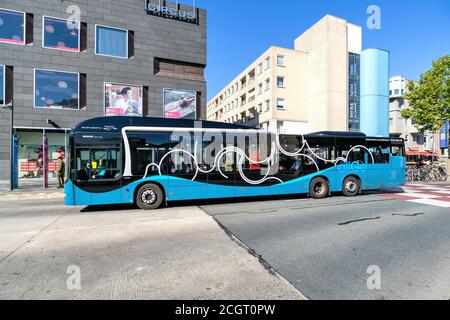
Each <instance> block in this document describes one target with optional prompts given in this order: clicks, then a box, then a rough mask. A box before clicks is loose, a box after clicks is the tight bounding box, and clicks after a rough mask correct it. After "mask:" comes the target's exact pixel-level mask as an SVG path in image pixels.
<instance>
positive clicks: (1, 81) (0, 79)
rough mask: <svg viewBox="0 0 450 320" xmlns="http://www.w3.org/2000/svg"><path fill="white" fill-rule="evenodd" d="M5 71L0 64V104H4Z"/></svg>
mask: <svg viewBox="0 0 450 320" xmlns="http://www.w3.org/2000/svg"><path fill="white" fill-rule="evenodd" d="M5 74H6V72H5V66H1V65H0V105H4V104H5V100H6V97H5V91H6V75H5Z"/></svg>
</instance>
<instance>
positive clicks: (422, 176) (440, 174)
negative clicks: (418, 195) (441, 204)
mask: <svg viewBox="0 0 450 320" xmlns="http://www.w3.org/2000/svg"><path fill="white" fill-rule="evenodd" d="M406 181H408V182H439V181H447V171H446V170H445V167H444V166H443V165H442V164H431V165H423V166H417V165H408V166H407V168H406Z"/></svg>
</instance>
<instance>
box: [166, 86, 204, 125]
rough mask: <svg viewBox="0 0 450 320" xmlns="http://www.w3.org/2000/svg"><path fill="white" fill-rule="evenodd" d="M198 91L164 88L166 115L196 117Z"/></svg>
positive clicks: (175, 117)
mask: <svg viewBox="0 0 450 320" xmlns="http://www.w3.org/2000/svg"><path fill="white" fill-rule="evenodd" d="M196 111H197V93H196V92H195V91H185V90H174V89H164V117H165V118H171V119H195V115H196Z"/></svg>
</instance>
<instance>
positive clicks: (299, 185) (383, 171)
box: [65, 156, 406, 205]
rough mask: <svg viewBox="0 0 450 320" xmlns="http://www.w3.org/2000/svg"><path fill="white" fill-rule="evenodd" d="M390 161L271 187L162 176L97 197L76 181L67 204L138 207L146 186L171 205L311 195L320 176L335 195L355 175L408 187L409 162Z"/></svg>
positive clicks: (378, 184)
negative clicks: (155, 186)
mask: <svg viewBox="0 0 450 320" xmlns="http://www.w3.org/2000/svg"><path fill="white" fill-rule="evenodd" d="M390 160H391V161H390V163H387V164H365V165H364V168H358V166H352V164H339V165H336V166H334V167H331V168H328V169H325V170H322V171H318V172H315V173H313V174H310V175H307V176H303V177H299V178H295V179H293V180H290V181H286V182H284V183H278V184H274V185H271V186H254V185H248V186H223V185H214V184H207V183H202V182H197V181H192V180H188V179H181V178H177V177H173V176H167V175H161V176H149V177H146V178H143V179H140V180H138V181H135V182H133V183H130V184H129V185H127V186H125V187H122V188H119V189H117V190H114V191H110V192H105V193H94V194H93V193H89V192H86V191H83V190H81V189H80V188H78V187H76V186H74V185H73V183H72V181H69V182H68V183H67V184H66V186H65V192H66V197H65V204H66V205H106V204H125V203H134V198H135V194H136V188H137V187H138V186H140V185H142V183H146V182H156V183H159V184H161V185H162V187H163V188H164V191H165V193H166V199H167V200H168V201H179V200H197V199H213V198H232V197H252V196H261V195H287V194H301V193H303V194H306V193H308V190H309V184H310V181H311V179H313V178H314V177H316V176H324V177H326V178H327V179H328V181H329V182H330V191H331V192H340V191H342V183H343V181H344V179H345V178H346V177H347V176H349V175H355V176H358V177H359V178H360V179H361V182H362V186H361V187H362V189H363V190H370V189H379V188H389V187H395V186H399V185H402V184H404V183H405V168H406V162H405V158H404V157H398V156H391V157H390ZM394 168H397V169H394ZM368 181H370V184H368Z"/></svg>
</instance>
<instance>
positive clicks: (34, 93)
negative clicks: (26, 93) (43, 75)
mask: <svg viewBox="0 0 450 320" xmlns="http://www.w3.org/2000/svg"><path fill="white" fill-rule="evenodd" d="M37 70H39V71H50V72H56V73H69V74H76V75H78V89H77V91H78V108H77V109H67V108H63V107H62V106H61V107H37V106H36V71H37ZM80 81H81V73H79V72H71V71H61V70H52V69H40V68H34V69H33V109H34V108H35V109H55V110H65V111H80V96H81V95H80Z"/></svg>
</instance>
